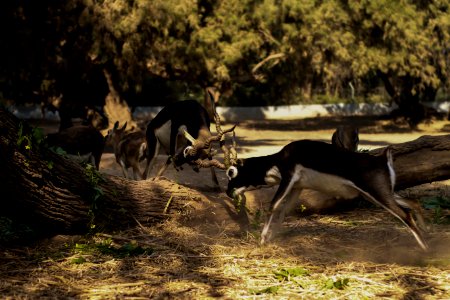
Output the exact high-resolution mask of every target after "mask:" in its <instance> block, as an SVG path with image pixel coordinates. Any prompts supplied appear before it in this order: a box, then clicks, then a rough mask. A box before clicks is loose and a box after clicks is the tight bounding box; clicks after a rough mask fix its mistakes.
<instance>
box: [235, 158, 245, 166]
mask: <svg viewBox="0 0 450 300" xmlns="http://www.w3.org/2000/svg"><path fill="white" fill-rule="evenodd" d="M236 163H237V165H238V166H240V167H242V166H243V165H244V160H243V159H238V160H237V161H236Z"/></svg>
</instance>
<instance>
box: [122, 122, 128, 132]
mask: <svg viewBox="0 0 450 300" xmlns="http://www.w3.org/2000/svg"><path fill="white" fill-rule="evenodd" d="M125 128H127V122H125V124H123V126H122V129H120V130H125Z"/></svg>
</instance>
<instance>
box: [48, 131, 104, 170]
mask: <svg viewBox="0 0 450 300" xmlns="http://www.w3.org/2000/svg"><path fill="white" fill-rule="evenodd" d="M46 142H47V145H48V146H50V147H60V148H62V149H63V150H64V151H66V152H67V154H68V155H69V157H70V158H72V159H74V160H76V161H79V162H90V163H91V164H92V165H93V166H95V168H96V169H97V170H98V169H99V166H100V159H101V157H102V154H103V149H104V146H105V139H104V137H103V135H102V134H101V133H100V132H99V131H98V130H97V129H95V128H94V127H92V126H87V125H76V126H72V127H69V128H66V129H63V130H61V131H59V132H56V133H49V134H48V135H47V138H46Z"/></svg>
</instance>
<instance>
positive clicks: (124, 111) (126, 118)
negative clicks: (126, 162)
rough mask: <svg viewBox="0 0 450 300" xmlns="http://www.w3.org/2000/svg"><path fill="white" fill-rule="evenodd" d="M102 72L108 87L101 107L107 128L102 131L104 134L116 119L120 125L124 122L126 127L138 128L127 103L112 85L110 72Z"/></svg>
mask: <svg viewBox="0 0 450 300" xmlns="http://www.w3.org/2000/svg"><path fill="white" fill-rule="evenodd" d="M103 73H104V75H105V78H106V82H107V83H108V88H109V93H108V95H107V96H106V98H105V106H104V107H103V110H104V111H105V114H106V116H107V117H108V122H109V124H108V128H106V129H104V130H103V132H102V133H103V134H104V135H105V134H106V132H107V131H108V130H109V129H111V128H113V125H114V123H115V122H116V121H118V122H119V124H120V125H123V124H125V122H126V123H127V128H134V129H138V124H137V123H136V121H135V120H134V119H133V115H132V113H131V111H130V108H129V107H128V104H127V103H126V102H125V101H124V100H123V99H122V98H121V97H120V95H119V93H118V92H117V90H116V89H115V87H114V83H113V80H112V76H111V74H110V73H109V72H108V71H107V70H106V69H104V70H103Z"/></svg>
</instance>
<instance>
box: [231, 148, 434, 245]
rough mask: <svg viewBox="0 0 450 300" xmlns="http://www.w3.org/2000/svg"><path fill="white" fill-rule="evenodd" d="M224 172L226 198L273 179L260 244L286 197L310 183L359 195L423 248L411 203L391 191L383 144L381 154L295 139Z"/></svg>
mask: <svg viewBox="0 0 450 300" xmlns="http://www.w3.org/2000/svg"><path fill="white" fill-rule="evenodd" d="M226 174H227V177H228V178H229V183H228V189H227V194H228V196H230V197H232V198H239V197H243V195H244V192H245V191H247V190H252V189H257V188H261V187H269V186H273V185H279V187H278V190H277V191H276V193H275V196H274V197H273V199H272V202H271V213H270V215H269V218H268V220H267V221H266V222H265V225H264V228H263V231H262V235H261V243H262V244H263V243H265V242H267V241H268V240H269V239H270V238H271V235H272V230H271V224H272V222H275V223H281V222H282V221H283V219H284V216H285V213H286V209H287V208H288V207H289V206H290V202H293V201H296V200H297V199H298V197H299V194H300V192H301V190H302V189H312V190H316V191H319V192H322V193H326V194H330V195H333V196H337V197H341V198H347V199H349V198H355V197H356V196H358V195H362V196H363V197H364V198H365V199H366V200H368V201H370V202H373V203H375V204H377V205H380V206H381V207H383V208H384V209H386V210H387V211H388V212H389V213H391V214H392V215H394V216H395V217H397V218H398V219H399V220H400V221H402V222H403V223H404V224H405V225H406V226H407V227H408V229H409V230H410V231H411V232H412V234H413V235H414V237H415V238H416V240H417V242H418V243H419V245H420V247H422V249H424V250H426V249H427V245H426V243H425V241H424V239H423V238H422V235H421V232H420V230H419V228H418V227H417V225H416V223H415V221H414V218H413V216H412V213H411V210H413V207H411V206H410V205H408V202H406V201H402V199H401V198H399V197H395V196H394V185H395V172H394V169H393V160H392V154H391V151H390V149H389V148H387V150H386V151H385V152H384V153H383V154H382V155H380V156H373V155H370V154H367V153H358V152H351V151H348V150H346V149H342V148H339V147H336V146H334V145H330V144H327V143H323V142H318V141H311V140H300V141H295V142H292V143H290V144H288V145H286V146H285V147H284V148H283V149H282V150H281V151H280V152H278V153H275V154H272V155H268V156H261V157H253V158H247V159H240V160H238V161H237V163H236V165H235V166H231V167H229V168H228V169H227V172H226Z"/></svg>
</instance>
